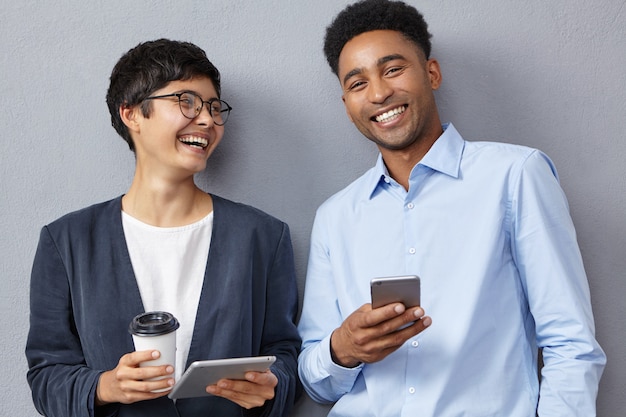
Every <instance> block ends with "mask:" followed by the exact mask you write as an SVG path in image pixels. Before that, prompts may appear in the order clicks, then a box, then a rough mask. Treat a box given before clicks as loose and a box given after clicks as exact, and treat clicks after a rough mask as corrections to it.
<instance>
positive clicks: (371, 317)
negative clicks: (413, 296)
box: [357, 303, 406, 327]
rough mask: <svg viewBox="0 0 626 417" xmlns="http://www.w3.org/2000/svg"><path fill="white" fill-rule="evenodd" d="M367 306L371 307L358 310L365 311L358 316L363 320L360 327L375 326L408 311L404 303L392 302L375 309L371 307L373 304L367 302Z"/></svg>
mask: <svg viewBox="0 0 626 417" xmlns="http://www.w3.org/2000/svg"><path fill="white" fill-rule="evenodd" d="M365 306H367V307H369V311H368V310H367V309H364V310H361V309H359V310H357V311H360V312H364V313H365V314H362V315H359V316H358V317H359V318H360V319H361V320H362V322H361V326H360V327H374V326H377V325H379V324H380V323H383V322H385V321H388V320H391V319H393V318H395V317H398V316H400V315H402V314H404V313H405V312H406V308H405V307H404V305H403V304H402V303H391V304H387V305H384V306H382V307H379V308H375V309H372V308H371V304H365ZM361 308H363V307H361Z"/></svg>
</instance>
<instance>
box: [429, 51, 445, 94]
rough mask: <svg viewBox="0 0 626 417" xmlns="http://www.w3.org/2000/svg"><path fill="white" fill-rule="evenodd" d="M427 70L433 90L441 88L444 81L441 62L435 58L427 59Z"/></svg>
mask: <svg viewBox="0 0 626 417" xmlns="http://www.w3.org/2000/svg"><path fill="white" fill-rule="evenodd" d="M426 71H427V72H428V77H429V78H430V88H432V89H433V90H437V89H439V86H440V85H441V81H442V76H441V68H440V67H439V62H438V61H437V60H436V59H434V58H431V59H429V60H428V61H426Z"/></svg>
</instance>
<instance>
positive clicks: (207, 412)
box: [26, 196, 300, 417]
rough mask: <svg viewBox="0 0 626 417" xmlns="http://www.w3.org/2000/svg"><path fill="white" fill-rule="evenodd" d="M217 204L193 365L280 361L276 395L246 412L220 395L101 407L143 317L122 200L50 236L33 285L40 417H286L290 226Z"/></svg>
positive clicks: (293, 294) (67, 221) (291, 338)
mask: <svg viewBox="0 0 626 417" xmlns="http://www.w3.org/2000/svg"><path fill="white" fill-rule="evenodd" d="M212 197H213V208H214V224H213V234H212V238H211V248H210V249H209V257H208V261H207V266H206V271H205V277H204V283H203V285H202V293H201V295H200V302H199V306H198V313H197V318H196V323H195V327H194V333H193V338H192V341H191V346H190V349H189V357H188V359H187V366H189V364H190V363H191V362H193V361H195V360H202V359H217V358H228V357H242V356H253V355H275V356H276V357H277V361H276V363H275V364H274V365H273V366H272V371H273V372H274V374H276V376H277V377H278V381H279V382H278V386H277V387H276V397H275V398H274V400H272V401H269V402H267V403H266V404H265V406H264V407H261V408H258V409H254V410H250V411H246V410H244V409H242V408H240V407H239V406H237V405H236V404H234V403H232V402H230V401H228V400H225V399H222V398H219V397H201V398H191V399H181V400H178V401H177V402H176V403H174V402H173V401H171V400H169V399H168V398H167V397H163V398H159V399H156V400H150V401H143V402H138V403H135V404H132V405H122V404H111V405H108V406H105V407H98V408H96V409H94V398H95V397H94V396H95V389H96V385H97V382H98V378H99V376H100V374H101V373H102V372H104V371H106V370H110V369H113V368H115V367H116V366H117V364H118V361H119V359H120V357H121V356H122V355H124V354H125V353H128V352H132V351H133V350H134V347H133V342H132V338H131V336H130V334H129V333H128V330H127V329H128V324H129V323H130V321H131V319H132V318H133V317H134V316H135V315H137V314H139V313H141V312H143V311H144V308H143V305H142V302H141V296H140V293H139V288H138V286H137V282H136V280H135V276H134V273H133V268H132V265H131V262H130V256H129V254H128V249H127V246H126V241H125V238H124V231H123V228H122V218H121V197H118V198H116V199H114V200H111V201H108V202H105V203H101V204H96V205H94V206H91V207H88V208H85V209H83V210H80V211H77V212H74V213H70V214H68V215H66V216H64V217H62V218H60V219H59V220H57V221H55V222H53V223H51V224H49V225H48V226H45V227H44V228H43V229H42V231H41V236H40V241H39V245H38V247H37V253H36V255H35V260H34V265H33V270H32V276H31V290H30V291H31V293H30V300H31V301H30V302H31V306H30V308H31V313H30V332H29V335H28V341H27V345H26V356H27V359H28V365H29V371H28V375H27V378H28V382H29V384H30V386H31V389H32V395H33V401H34V404H35V407H36V408H37V410H38V411H39V412H40V413H42V414H45V415H47V416H49V417H71V416H120V417H123V416H150V417H154V416H172V417H173V416H181V417H196V416H242V415H259V416H261V415H262V416H283V415H287V414H288V413H289V410H290V409H291V406H292V405H293V402H294V400H295V397H296V391H298V382H297V354H298V351H299V348H300V338H299V336H298V333H297V329H296V325H295V319H296V313H297V302H298V301H297V297H298V296H297V288H296V278H295V269H294V264H293V250H292V246H291V238H290V235H289V228H288V227H287V225H286V224H285V223H283V222H281V221H279V220H277V219H275V218H273V217H271V216H269V215H267V214H265V213H263V212H262V211H260V210H257V209H255V208H252V207H250V206H246V205H243V204H239V203H234V202H232V201H228V200H225V199H223V198H220V197H217V196H212Z"/></svg>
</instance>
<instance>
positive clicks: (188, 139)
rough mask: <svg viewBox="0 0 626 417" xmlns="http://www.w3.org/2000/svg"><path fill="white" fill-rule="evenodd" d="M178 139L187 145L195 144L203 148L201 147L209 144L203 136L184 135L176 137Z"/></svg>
mask: <svg viewBox="0 0 626 417" xmlns="http://www.w3.org/2000/svg"><path fill="white" fill-rule="evenodd" d="M178 140H179V141H181V142H183V143H186V144H188V145H191V146H196V147H198V148H203V149H204V148H206V147H207V146H209V141H208V140H206V139H205V138H200V137H197V136H185V137H182V138H178Z"/></svg>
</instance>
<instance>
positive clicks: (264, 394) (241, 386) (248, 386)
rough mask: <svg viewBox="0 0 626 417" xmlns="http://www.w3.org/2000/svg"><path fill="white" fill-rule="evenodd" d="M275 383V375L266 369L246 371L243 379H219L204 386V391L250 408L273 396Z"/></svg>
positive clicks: (276, 382)
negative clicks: (213, 383)
mask: <svg viewBox="0 0 626 417" xmlns="http://www.w3.org/2000/svg"><path fill="white" fill-rule="evenodd" d="M277 384H278V378H277V377H276V375H274V374H273V373H272V371H270V370H267V371H265V372H247V373H246V380H245V381H239V380H233V379H220V380H219V381H217V384H215V385H209V386H208V387H206V391H207V392H208V393H209V394H212V395H216V396H218V397H223V398H226V399H228V400H230V401H232V402H234V403H237V404H239V405H240V406H241V407H243V408H246V409H251V408H255V407H260V406H262V405H263V404H265V402H266V401H267V400H271V399H272V398H274V388H276V385H277Z"/></svg>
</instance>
